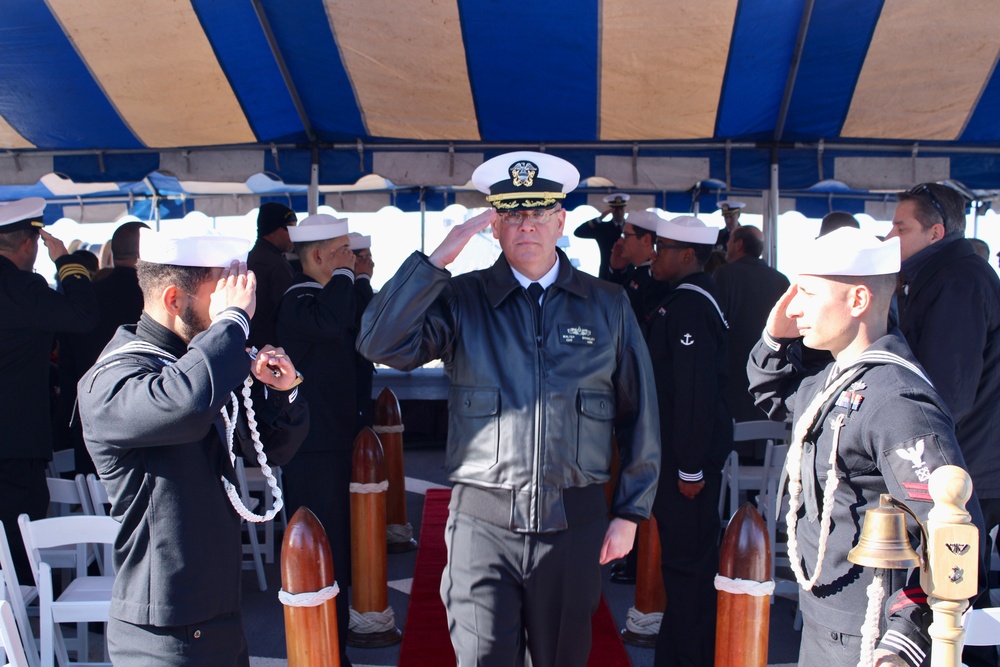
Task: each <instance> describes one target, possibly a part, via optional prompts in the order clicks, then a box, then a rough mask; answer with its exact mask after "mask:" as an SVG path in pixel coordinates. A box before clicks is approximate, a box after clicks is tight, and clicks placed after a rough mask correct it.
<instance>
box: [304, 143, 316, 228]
mask: <svg viewBox="0 0 1000 667" xmlns="http://www.w3.org/2000/svg"><path fill="white" fill-rule="evenodd" d="M307 199H308V201H307V204H306V205H307V206H308V207H309V215H315V214H316V209H317V208H318V207H319V151H318V150H316V149H313V159H312V164H311V165H310V168H309V196H308V197H307Z"/></svg>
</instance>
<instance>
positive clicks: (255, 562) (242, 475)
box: [235, 456, 267, 592]
mask: <svg viewBox="0 0 1000 667" xmlns="http://www.w3.org/2000/svg"><path fill="white" fill-rule="evenodd" d="M235 468H236V479H237V481H238V482H239V485H240V498H242V499H243V504H244V505H246V507H247V509H249V510H251V511H253V510H255V509H256V508H257V506H258V505H259V504H260V501H258V500H257V499H256V498H254V497H253V496H251V495H250V491H249V489H248V485H247V476H246V467H245V466H244V464H243V458H242V457H239V456H237V457H236V466H235ZM243 528H244V529H246V531H247V535H248V536H249V538H250V544H244V545H243V555H244V556H246V555H249V556H250V557H251V558H250V560H249V561H247V560H244V561H243V569H244V570H256V571H257V585H258V586H259V587H260V590H261V592H263V591H266V590H267V577H266V576H265V575H264V559H263V556H262V555H261V549H260V540H259V536H258V535H257V524H255V523H250V522H248V521H244V522H243Z"/></svg>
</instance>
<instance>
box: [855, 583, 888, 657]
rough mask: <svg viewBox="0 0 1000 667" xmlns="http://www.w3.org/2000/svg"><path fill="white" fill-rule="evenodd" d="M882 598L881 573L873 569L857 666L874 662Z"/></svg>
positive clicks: (883, 591)
mask: <svg viewBox="0 0 1000 667" xmlns="http://www.w3.org/2000/svg"><path fill="white" fill-rule="evenodd" d="M884 600H885V588H884V587H883V586H882V573H881V572H880V571H879V570H875V578H874V579H872V583H870V584H868V608H867V609H866V610H865V622H864V625H862V626H861V660H859V661H858V667H872V665H874V664H875V643H876V642H877V641H878V631H879V617H880V616H881V615H882V602H883V601H884Z"/></svg>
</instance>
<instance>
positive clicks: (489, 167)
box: [472, 151, 580, 211]
mask: <svg viewBox="0 0 1000 667" xmlns="http://www.w3.org/2000/svg"><path fill="white" fill-rule="evenodd" d="M472 184H473V185H475V186H476V188H477V189H478V190H479V191H480V192H485V193H486V195H487V197H486V201H488V202H489V203H490V204H491V205H492V206H493V207H494V208H496V209H497V210H498V211H513V210H519V209H536V208H548V207H549V206H554V205H555V204H556V203H557V202H558V201H559V200H561V199H565V198H566V193H567V192H572V191H573V190H574V189H576V186H577V185H579V184H580V172H579V171H578V170H577V168H576V167H574V166H573V165H572V164H571V163H569V162H567V161H566V160H564V159H562V158H560V157H556V156H555V155H549V154H548V153H535V152H533V151H515V152H513V153H504V154H503V155H498V156H496V157H495V158H491V159H489V160H487V161H486V162H484V163H482V164H481V165H479V166H478V167H476V170H475V171H474V172H472Z"/></svg>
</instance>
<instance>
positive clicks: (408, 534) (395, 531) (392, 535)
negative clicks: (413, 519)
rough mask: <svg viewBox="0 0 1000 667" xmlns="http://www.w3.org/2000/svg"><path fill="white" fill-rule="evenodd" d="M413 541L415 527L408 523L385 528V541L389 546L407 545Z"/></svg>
mask: <svg viewBox="0 0 1000 667" xmlns="http://www.w3.org/2000/svg"><path fill="white" fill-rule="evenodd" d="M412 539H413V526H412V525H411V524H410V523H407V524H406V525H405V526H404V525H403V524H401V523H390V524H387V525H386V527H385V541H386V542H387V543H388V544H406V543H407V542H409V541H410V540H412Z"/></svg>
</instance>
